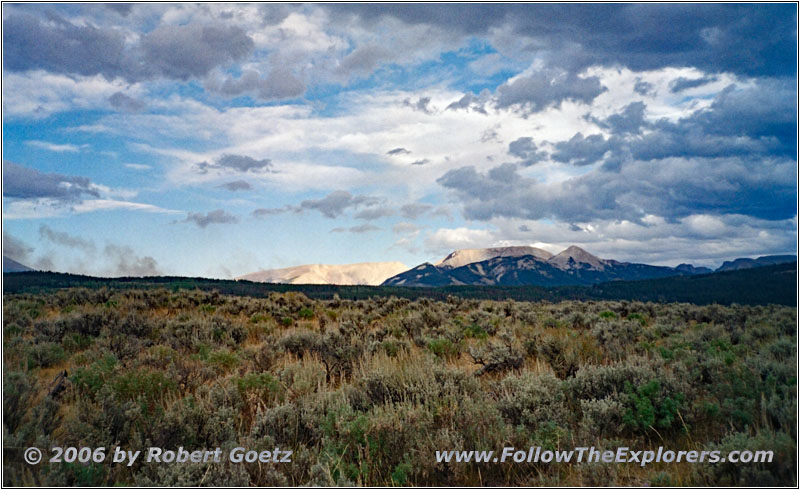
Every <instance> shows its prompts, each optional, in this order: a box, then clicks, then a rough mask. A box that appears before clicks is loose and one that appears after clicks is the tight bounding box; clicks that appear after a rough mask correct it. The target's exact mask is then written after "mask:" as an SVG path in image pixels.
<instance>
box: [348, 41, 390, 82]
mask: <svg viewBox="0 0 800 490" xmlns="http://www.w3.org/2000/svg"><path fill="white" fill-rule="evenodd" d="M389 59H391V51H389V50H388V49H386V48H385V47H380V46H370V45H366V46H359V47H357V48H356V49H354V50H353V51H352V52H351V53H350V54H348V55H347V56H345V57H344V58H343V59H342V60H341V61H340V62H339V65H338V66H337V67H336V73H337V74H339V75H343V76H346V77H350V76H353V75H356V76H363V75H368V74H369V73H371V72H372V71H374V70H375V69H376V68H377V67H378V65H379V64H380V63H381V62H383V61H386V60H389Z"/></svg>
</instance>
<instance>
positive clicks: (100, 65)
mask: <svg viewBox="0 0 800 490" xmlns="http://www.w3.org/2000/svg"><path fill="white" fill-rule="evenodd" d="M125 37H126V35H125V32H124V31H123V30H122V29H117V28H113V27H98V26H95V25H92V24H90V23H86V24H77V23H73V22H70V21H69V20H67V19H65V18H63V17H61V16H58V15H57V14H54V13H52V12H50V13H48V18H47V20H45V19H41V18H39V17H35V16H33V15H30V14H27V13H14V14H12V15H9V16H8V17H6V18H5V19H3V44H4V62H3V64H4V68H5V69H7V70H11V71H25V70H35V69H44V70H47V71H50V72H53V73H64V74H76V75H97V74H100V75H103V76H105V77H106V78H109V79H112V78H116V77H122V78H125V79H126V80H129V81H140V80H146V79H152V78H158V77H163V78H171V79H177V80H188V79H189V78H195V77H202V76H205V75H206V74H208V73H209V72H210V71H211V70H212V69H213V68H215V67H217V66H221V65H227V64H230V63H232V62H235V61H240V60H242V59H244V58H245V57H246V56H247V55H249V54H250V53H251V52H252V50H253V48H254V44H253V40H252V39H251V38H250V37H249V36H248V35H247V34H246V33H245V32H244V31H243V30H242V29H241V28H240V27H238V26H231V25H211V24H207V25H200V24H188V25H162V26H158V27H156V28H155V29H154V30H152V31H150V32H147V33H144V35H142V36H141V38H140V41H139V42H138V43H136V44H133V45H127V44H126V39H125Z"/></svg>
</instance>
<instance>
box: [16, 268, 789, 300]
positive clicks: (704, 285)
mask: <svg viewBox="0 0 800 490" xmlns="http://www.w3.org/2000/svg"><path fill="white" fill-rule="evenodd" d="M427 265H428V266H430V267H433V266H432V265H430V264H427ZM73 287H84V288H89V289H99V288H109V289H154V288H161V289H168V290H172V291H178V290H186V289H189V290H192V289H201V290H204V291H219V292H220V293H223V294H233V295H238V296H253V297H266V296H269V294H271V293H273V292H279V293H285V292H289V291H294V292H300V293H303V294H305V295H306V296H308V297H311V298H318V299H330V298H333V297H334V296H338V297H340V298H341V299H366V298H371V297H374V296H396V297H400V298H408V299H417V298H432V299H438V300H444V299H447V298H448V297H449V296H457V297H462V298H474V299H495V300H503V299H513V300H516V301H542V300H546V301H563V300H601V299H606V300H620V301H622V300H625V301H654V302H660V303H673V302H684V303H694V304H701V305H704V304H711V303H718V304H726V305H727V304H731V303H739V304H743V305H764V304H780V305H790V306H796V304H797V262H790V263H784V264H778V265H770V266H764V267H757V268H753V269H743V270H738V271H725V272H715V273H711V274H702V275H692V276H673V277H664V278H659V279H646V280H639V281H611V282H605V283H601V284H595V285H592V286H557V287H542V286H444V287H429V288H409V287H388V286H334V285H329V284H323V285H297V284H265V283H256V282H251V281H244V280H240V281H232V280H219V279H204V278H191V277H123V278H97V277H90V276H79V275H74V274H63V273H57V272H36V271H33V272H28V273H26V274H4V275H3V294H4V295H5V294H20V293H48V292H54V291H57V290H59V289H64V288H73Z"/></svg>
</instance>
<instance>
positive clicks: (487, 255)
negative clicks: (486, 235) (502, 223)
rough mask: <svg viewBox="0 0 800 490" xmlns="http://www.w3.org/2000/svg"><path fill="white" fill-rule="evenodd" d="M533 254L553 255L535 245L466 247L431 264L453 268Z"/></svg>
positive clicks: (538, 256) (542, 256) (547, 256)
mask: <svg viewBox="0 0 800 490" xmlns="http://www.w3.org/2000/svg"><path fill="white" fill-rule="evenodd" d="M523 255H533V256H534V257H536V258H537V259H541V260H547V259H549V258H550V257H552V256H553V254H551V253H550V252H548V251H547V250H542V249H541V248H536V247H494V248H468V249H463V250H456V251H455V252H453V253H451V254H450V255H448V256H447V257H445V258H444V259H442V260H440V261H439V262H437V263H435V264H433V265H435V266H436V267H446V268H452V269H455V268H456V267H461V266H464V265H467V264H472V263H474V262H483V261H484V260H488V259H492V258H494V257H521V256H523Z"/></svg>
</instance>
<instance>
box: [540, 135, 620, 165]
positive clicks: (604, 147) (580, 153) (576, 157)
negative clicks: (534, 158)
mask: <svg viewBox="0 0 800 490" xmlns="http://www.w3.org/2000/svg"><path fill="white" fill-rule="evenodd" d="M609 149H610V148H609V141H608V140H606V139H605V137H604V136H603V135H602V134H592V135H589V136H586V137H584V136H583V134H582V133H577V134H575V136H573V137H572V138H571V139H570V140H569V141H561V142H559V143H556V144H555V151H554V152H553V154H552V158H553V160H555V161H557V162H563V163H570V164H572V165H577V166H583V165H591V164H593V163H597V162H599V161H600V160H601V159H602V158H603V155H605V154H606V152H607V151H609Z"/></svg>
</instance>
